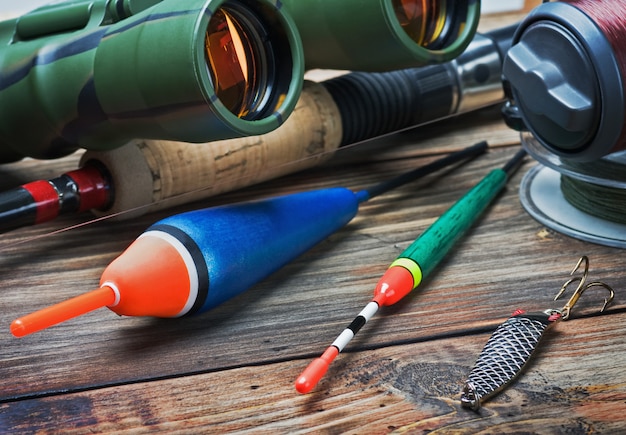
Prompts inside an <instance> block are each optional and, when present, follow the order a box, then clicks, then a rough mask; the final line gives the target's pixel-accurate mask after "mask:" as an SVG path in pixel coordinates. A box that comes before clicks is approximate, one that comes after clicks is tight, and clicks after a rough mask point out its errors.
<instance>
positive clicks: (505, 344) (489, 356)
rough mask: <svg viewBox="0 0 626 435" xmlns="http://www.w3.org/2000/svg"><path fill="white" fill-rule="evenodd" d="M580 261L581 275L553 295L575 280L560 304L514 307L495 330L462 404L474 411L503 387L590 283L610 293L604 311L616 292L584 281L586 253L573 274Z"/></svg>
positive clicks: (520, 369)
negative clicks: (535, 308)
mask: <svg viewBox="0 0 626 435" xmlns="http://www.w3.org/2000/svg"><path fill="white" fill-rule="evenodd" d="M583 262H584V264H585V267H584V271H583V273H582V275H581V276H575V277H572V278H570V279H568V280H567V281H566V282H565V283H564V284H563V286H562V287H561V289H560V290H559V292H558V293H557V295H556V296H555V298H554V300H557V299H558V298H559V297H561V295H563V293H564V292H565V290H566V289H567V288H568V287H569V286H570V285H572V284H573V283H576V282H577V283H578V285H577V287H576V289H575V290H574V293H573V294H572V297H571V298H570V299H569V300H568V301H567V303H566V304H565V305H564V306H563V308H561V309H560V310H557V309H547V310H545V311H540V312H526V311H524V310H516V311H515V312H514V313H513V315H512V317H510V318H509V319H507V320H506V321H505V322H504V323H502V324H501V325H500V326H499V327H498V328H497V329H496V330H495V332H494V333H493V335H492V336H491V338H490V339H489V341H487V344H486V345H485V347H484V349H483V351H482V352H481V353H480V355H479V357H478V359H477V360H476V363H475V365H474V368H473V369H472V371H471V372H470V374H469V376H468V379H467V381H466V382H465V386H464V387H463V392H462V393H461V404H462V405H463V406H464V407H466V408H470V409H472V410H474V411H477V410H478V409H480V406H481V403H482V402H484V401H486V400H487V399H489V398H490V397H493V396H494V395H495V394H497V393H499V392H500V391H502V390H503V389H504V388H506V387H507V386H508V385H509V384H510V383H511V382H512V381H513V380H514V379H515V378H516V377H517V376H518V375H519V374H520V373H521V371H522V370H523V368H524V367H525V366H526V364H527V363H528V361H529V360H530V358H531V356H532V355H533V353H534V352H535V349H537V346H538V343H539V340H540V339H541V337H543V335H544V333H545V331H546V330H547V328H548V327H549V326H551V325H553V324H555V323H557V322H558V321H559V320H568V319H569V316H570V312H571V309H572V307H573V306H574V305H575V304H576V302H577V301H578V299H579V298H580V297H581V296H582V294H583V292H585V291H586V290H588V289H590V288H592V287H602V288H604V289H606V290H607V291H608V292H609V296H608V297H607V298H605V300H604V305H603V306H602V309H601V310H600V312H604V310H605V309H606V307H607V306H608V305H609V304H610V303H611V302H612V301H613V298H614V295H615V292H614V291H613V289H612V288H611V287H610V286H609V285H608V284H605V283H603V282H600V281H593V282H589V283H587V276H588V273H589V259H588V257H586V256H582V257H581V258H580V259H579V260H578V263H577V264H576V267H575V268H574V269H573V270H572V272H571V273H570V275H574V273H576V271H577V270H578V269H579V268H580V266H581V264H582V263H583Z"/></svg>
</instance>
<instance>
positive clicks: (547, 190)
mask: <svg viewBox="0 0 626 435" xmlns="http://www.w3.org/2000/svg"><path fill="white" fill-rule="evenodd" d="M522 145H523V146H524V148H525V149H526V151H528V153H529V154H530V155H531V156H532V157H534V158H535V159H536V160H537V161H538V162H539V163H540V164H538V165H537V166H535V167H533V168H532V169H531V170H530V171H528V172H527V173H526V174H525V175H524V177H523V179H522V182H521V184H520V189H519V195H520V201H521V203H522V206H523V207H524V209H525V210H526V211H527V212H528V214H530V215H531V216H532V217H533V218H534V219H536V220H537V221H539V222H540V223H542V224H543V225H545V226H546V227H548V228H551V229H553V230H555V231H558V232H560V233H563V234H565V235H568V236H570V237H574V238H576V239H579V240H584V241H587V242H592V243H597V244H600V245H605V246H611V247H615V248H626V224H623V223H619V222H613V221H611V220H608V219H606V218H603V217H602V215H603V210H602V207H599V208H598V209H597V210H596V211H597V213H594V214H595V215H594V214H592V213H589V209H588V207H590V206H591V204H587V206H586V207H585V210H581V209H580V208H578V207H577V206H575V205H574V202H573V201H571V199H568V198H567V197H566V194H564V192H563V190H562V186H561V183H562V182H563V180H564V179H568V178H571V179H572V180H576V181H578V182H582V183H589V184H590V185H596V186H601V187H602V188H606V189H609V190H614V191H615V192H617V193H622V194H623V196H624V197H625V198H626V151H622V152H619V153H614V154H611V155H608V156H606V157H604V158H602V159H600V160H597V161H594V162H587V163H585V164H584V165H581V164H580V163H578V162H574V161H571V160H567V159H565V158H563V157H560V156H558V155H556V154H554V153H551V152H550V151H548V150H547V149H546V148H544V147H543V146H541V145H540V144H539V142H538V141H537V140H536V139H535V137H534V136H533V135H531V134H529V133H523V134H522ZM594 199H596V200H597V199H598V198H594ZM625 204H626V203H625ZM624 215H625V216H626V209H625V212H624ZM625 219H626V217H625Z"/></svg>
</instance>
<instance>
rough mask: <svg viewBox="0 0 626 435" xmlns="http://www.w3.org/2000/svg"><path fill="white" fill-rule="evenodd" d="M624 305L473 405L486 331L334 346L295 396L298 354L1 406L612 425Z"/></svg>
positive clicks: (8, 426) (249, 423) (324, 422)
mask: <svg viewBox="0 0 626 435" xmlns="http://www.w3.org/2000/svg"><path fill="white" fill-rule="evenodd" d="M624 333H626V315H625V313H624V312H623V311H622V312H619V313H617V312H614V313H613V314H606V315H604V316H602V317H591V318H578V319H573V320H571V321H569V322H567V323H565V322H563V323H560V324H558V325H557V326H556V327H555V328H554V329H552V330H551V331H550V332H549V333H548V335H547V336H546V337H545V341H543V344H542V347H541V348H540V349H539V351H538V353H537V354H536V356H535V358H534V359H533V360H532V361H531V363H530V364H529V366H528V367H527V369H526V371H525V372H524V374H523V375H522V376H521V377H520V378H519V379H518V380H517V381H516V382H514V384H512V386H511V387H510V388H509V389H507V390H505V391H504V392H503V393H501V394H500V395H498V396H496V397H495V398H493V399H492V400H491V401H489V402H487V403H486V404H484V406H483V408H481V410H480V411H479V412H478V413H476V412H473V411H469V410H467V409H464V408H462V407H461V406H460V403H459V393H460V390H461V388H462V385H463V382H464V380H465V378H466V376H467V373H468V372H469V370H470V368H471V366H472V365H473V362H474V360H475V358H476V356H477V355H478V353H479V352H480V349H481V348H482V346H483V345H484V343H485V342H486V340H487V338H488V334H486V333H481V334H476V335H470V336H465V337H455V338H447V339H440V340H437V341H427V342H414V343H407V344H404V345H401V346H387V347H384V348H382V349H377V350H372V351H363V352H358V353H350V354H343V355H341V356H340V358H339V360H338V361H337V363H336V364H335V365H334V366H333V367H331V370H330V371H329V373H328V376H327V377H326V378H325V379H324V380H323V381H322V382H321V383H320V385H319V386H318V388H317V389H316V391H314V392H313V393H310V394H308V395H298V394H297V393H296V392H295V390H294V389H293V385H292V382H293V379H294V378H295V376H297V373H298V372H299V371H300V370H301V369H302V368H303V367H304V366H305V365H306V363H307V361H305V360H300V361H298V360H296V361H289V362H280V363H270V364H264V365H258V366H247V367H242V368H236V369H231V370H220V371H217V372H211V373H200V374H195V375H192V376H186V377H183V378H178V377H177V378H172V379H162V380H154V381H151V382H139V383H132V384H128V385H121V386H113V387H108V388H100V389H96V390H90V391H82V392H77V393H72V394H58V395H54V396H51V397H44V398H34V399H29V400H24V401H17V402H12V403H5V404H2V405H0V427H1V428H3V429H5V431H8V432H13V433H17V432H37V431H38V432H55V431H59V430H62V431H63V432H64V433H89V432H105V431H125V430H130V429H139V430H141V431H155V430H162V431H187V432H197V431H211V432H214V433H225V432H237V431H247V430H251V431H254V432H262V433H299V432H311V431H312V432H316V433H347V432H352V433H387V432H392V431H393V432H395V433H423V432H426V431H435V430H440V431H442V432H445V433H450V432H453V433H479V432H481V431H486V432H488V433H511V432H523V433H562V432H568V433H590V432H599V433H616V432H618V431H619V430H621V429H622V428H623V415H624V412H626V400H625V399H626V383H624V382H623V377H622V376H621V373H622V372H623V364H622V363H621V361H622V356H623V355H624V352H626V344H625V343H624V341H623V340H622V337H623V336H624Z"/></svg>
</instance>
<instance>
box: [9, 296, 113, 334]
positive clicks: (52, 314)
mask: <svg viewBox="0 0 626 435" xmlns="http://www.w3.org/2000/svg"><path fill="white" fill-rule="evenodd" d="M115 300H116V295H115V292H114V291H113V289H111V288H110V287H101V288H99V289H96V290H92V291H90V292H88V293H85V294H82V295H80V296H76V297H75V298H72V299H68V300H66V301H63V302H61V303H58V304H56V305H52V306H50V307H47V308H44V309H42V310H39V311H35V312H34V313H31V314H27V315H26V316H24V317H20V318H19V319H16V320H14V321H13V323H11V334H13V335H14V336H16V337H23V336H25V335H28V334H32V333H33V332H37V331H41V330H42V329H46V328H49V327H50V326H53V325H56V324H58V323H61V322H65V321H66V320H70V319H73V318H74V317H78V316H80V315H83V314H86V313H88V312H90V311H93V310H96V309H98V308H102V307H106V306H107V305H111V304H113V303H115Z"/></svg>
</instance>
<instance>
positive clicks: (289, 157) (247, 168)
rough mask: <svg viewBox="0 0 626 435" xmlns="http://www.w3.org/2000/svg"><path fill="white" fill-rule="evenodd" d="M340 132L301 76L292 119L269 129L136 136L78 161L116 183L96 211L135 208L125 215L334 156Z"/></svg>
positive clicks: (319, 88)
mask: <svg viewBox="0 0 626 435" xmlns="http://www.w3.org/2000/svg"><path fill="white" fill-rule="evenodd" d="M342 134H343V129H342V125H341V116H340V113H339V109H338V108H337V105H336V104H335V102H334V100H333V98H332V97H331V95H330V94H329V92H328V91H327V90H326V88H325V87H324V86H323V85H322V84H319V83H316V82H310V81H306V82H305V83H304V89H303V92H302V94H301V95H300V99H299V100H298V103H297V104H296V107H295V110H294V111H293V113H292V114H291V116H290V117H289V118H288V119H287V120H286V121H285V123H284V124H283V125H281V126H280V127H279V128H277V129H276V130H274V131H272V132H270V133H267V134H264V135H260V136H250V137H245V138H238V139H229V140H222V141H215V142H210V143H205V144H188V143H182V142H170V141H159V140H140V141H133V142H131V143H129V144H128V145H126V146H124V147H122V148H119V149H115V150H111V151H103V152H98V151H87V152H86V153H85V154H84V155H83V157H82V160H81V164H85V163H86V162H88V161H90V160H96V161H98V162H100V163H101V164H103V165H104V166H105V167H106V169H107V170H108V171H109V173H110V174H111V178H112V180H113V191H114V199H113V204H112V205H111V207H109V208H108V209H107V210H106V211H98V210H94V212H95V213H96V214H97V215H105V214H114V213H118V212H122V211H128V210H133V209H134V210H133V211H131V212H127V213H124V214H122V215H120V216H119V218H124V219H128V218H131V217H136V216H139V215H142V214H144V213H147V212H152V211H157V210H161V209H165V208H168V207H172V206H175V205H179V204H183V203H188V202H191V201H196V200H200V199H204V198H207V197H210V196H213V195H216V194H219V193H223V192H227V191H231V190H235V189H238V188H242V187H245V186H249V185H252V184H256V183H259V182H262V181H266V180H270V179H272V178H277V177H279V176H282V175H286V174H289V173H292V172H296V171H300V170H303V169H306V168H310V167H313V166H315V165H317V164H319V163H320V162H321V161H324V160H326V159H328V158H330V157H331V156H332V155H333V153H334V151H335V150H336V149H337V148H338V147H339V145H340V143H341V138H342ZM139 207H140V208H139Z"/></svg>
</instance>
